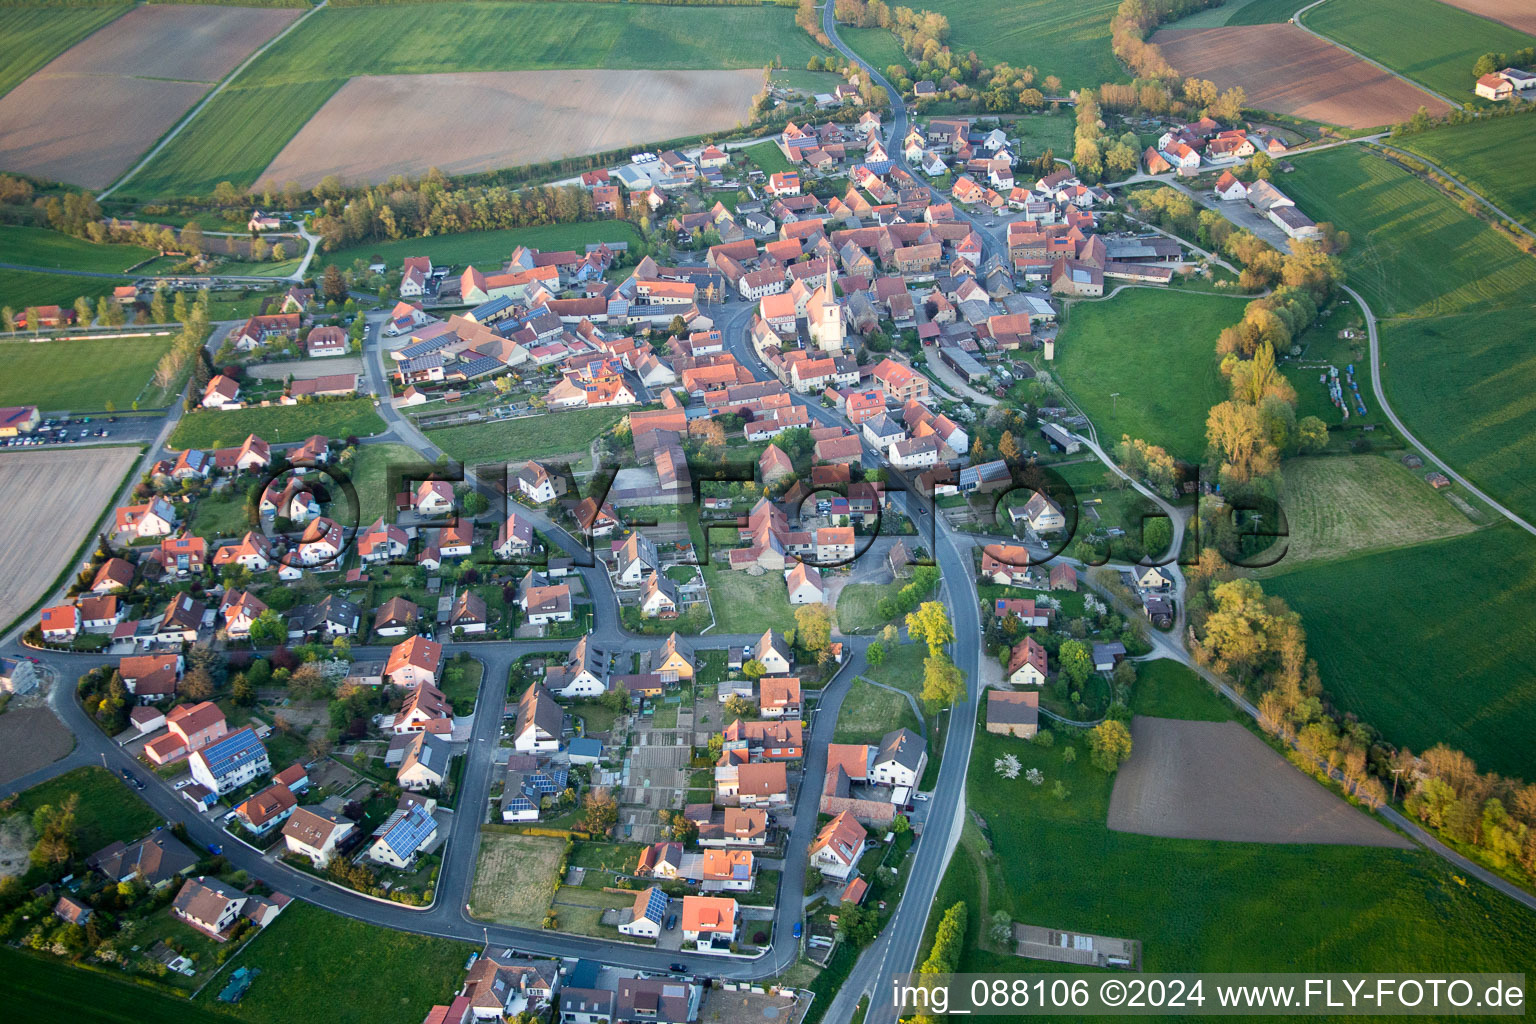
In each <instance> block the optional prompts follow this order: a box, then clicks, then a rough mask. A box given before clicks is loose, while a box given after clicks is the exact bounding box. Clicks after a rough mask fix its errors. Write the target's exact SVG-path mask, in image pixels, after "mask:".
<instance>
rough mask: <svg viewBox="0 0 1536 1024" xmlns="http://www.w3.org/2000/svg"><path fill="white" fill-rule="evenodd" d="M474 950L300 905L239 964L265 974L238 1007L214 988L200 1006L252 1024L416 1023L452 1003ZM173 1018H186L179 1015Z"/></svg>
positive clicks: (260, 938)
mask: <svg viewBox="0 0 1536 1024" xmlns="http://www.w3.org/2000/svg"><path fill="white" fill-rule="evenodd" d="M476 946H477V944H471V943H468V942H456V941H453V940H451V939H439V938H434V937H432V936H427V935H416V934H413V933H411V932H401V931H395V930H394V929H392V928H380V927H378V926H376V925H371V924H364V923H363V922H361V921H355V920H353V919H351V918H348V917H340V916H338V915H336V914H331V913H327V912H326V911H324V910H321V909H320V908H319V907H314V906H311V905H309V904H307V903H303V902H301V901H297V900H295V901H294V902H293V903H292V904H290V905H289V906H288V909H287V910H285V911H283V914H282V916H281V917H279V918H278V919H277V920H276V921H275V922H273V923H272V924H271V925H269V926H268V927H267V929H266V931H265V932H263V933H262V934H261V935H260V936H258V937H257V938H256V939H255V940H253V941H252V943H251V945H250V946H249V948H247V949H246V951H245V952H244V953H242V954H240V957H239V959H238V960H236V962H235V963H236V966H243V967H253V968H255V969H256V970H258V971H260V972H261V975H260V976H259V977H258V978H257V979H256V981H255V982H254V983H253V984H252V985H251V988H250V990H249V991H248V992H246V994H245V997H244V998H243V999H241V1000H240V1002H238V1003H235V1004H233V1005H231V1004H227V1003H220V1002H217V996H218V994H219V986H218V985H209V986H208V987H207V988H205V989H204V990H203V992H202V995H201V996H200V997H199V998H198V1004H199V1005H200V1006H201V1007H203V1008H205V1009H208V1010H217V1012H218V1013H220V1014H226V1015H228V1016H231V1017H235V1018H237V1019H239V1020H243V1021H249V1022H251V1024H305V1022H309V1021H313V1020H314V1019H315V1012H314V1008H315V1007H317V1006H324V1007H325V1008H326V1009H325V1018H326V1020H327V1021H329V1022H332V1024H414V1022H416V1021H419V1020H420V1019H421V1016H422V1014H423V1013H424V1012H425V1011H424V1010H423V1009H422V1007H428V1008H430V1007H431V1006H432V1004H434V1003H444V1002H447V1001H449V1000H450V999H451V998H452V997H453V994H454V990H455V989H457V988H458V986H459V984H460V981H461V979H462V977H463V973H464V961H465V960H466V959H467V958H468V956H469V954H470V953H471V952H474V951H475V949H476ZM175 1019H178V1020H179V1019H182V1015H181V1014H180V1013H178V1014H177V1015H176V1017H175Z"/></svg>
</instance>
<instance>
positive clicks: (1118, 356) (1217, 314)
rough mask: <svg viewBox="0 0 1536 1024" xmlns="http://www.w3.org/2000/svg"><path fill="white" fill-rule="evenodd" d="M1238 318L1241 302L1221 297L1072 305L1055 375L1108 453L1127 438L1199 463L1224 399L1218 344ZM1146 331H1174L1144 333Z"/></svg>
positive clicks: (1134, 297) (1140, 291)
mask: <svg viewBox="0 0 1536 1024" xmlns="http://www.w3.org/2000/svg"><path fill="white" fill-rule="evenodd" d="M1242 315H1243V302H1242V301H1238V300H1234V299H1232V298H1229V297H1227V296H1222V295H1197V294H1194V293H1191V292H1168V291H1159V290H1154V289H1150V288H1127V289H1126V290H1125V291H1123V292H1121V293H1120V294H1119V295H1116V296H1115V297H1114V298H1112V299H1104V300H1102V301H1090V302H1076V303H1073V305H1072V310H1071V314H1070V316H1069V317H1068V318H1067V323H1066V326H1064V327H1063V328H1062V331H1061V335H1060V338H1059V340H1058V351H1057V355H1056V363H1057V367H1056V370H1057V374H1058V376H1059V378H1060V380H1061V384H1062V387H1064V388H1066V390H1067V393H1068V394H1069V395H1071V396H1072V398H1073V400H1075V401H1076V402H1077V404H1078V405H1080V406H1082V409H1083V412H1085V413H1086V414H1087V415H1088V417H1089V419H1091V420H1093V424H1094V426H1095V427H1097V428H1098V432H1099V441H1100V443H1101V444H1102V445H1104V446H1105V447H1106V448H1113V447H1114V446H1115V445H1116V444H1118V443H1119V441H1120V437H1121V435H1122V434H1129V435H1130V436H1132V437H1139V438H1141V439H1143V440H1145V441H1147V442H1148V443H1150V444H1157V445H1162V446H1163V447H1164V448H1166V449H1168V451H1169V453H1170V454H1172V455H1173V456H1174V457H1175V458H1179V459H1187V460H1190V461H1199V460H1200V459H1201V458H1202V457H1204V455H1205V417H1206V413H1207V412H1208V411H1209V410H1210V408H1211V406H1213V405H1215V404H1216V403H1218V402H1220V401H1222V400H1223V399H1224V398H1226V397H1227V386H1226V382H1225V381H1224V380H1222V377H1221V373H1220V372H1219V371H1218V369H1217V360H1216V336H1217V335H1218V334H1220V333H1221V331H1222V328H1224V327H1230V326H1231V325H1232V324H1234V323H1236V322H1237V320H1238V319H1239V318H1240V317H1241V316H1242ZM1147 324H1177V325H1178V329H1177V330H1169V331H1166V332H1165V331H1155V330H1154V331H1146V330H1145V329H1144V328H1145V326H1146V325H1147ZM1132 341H1134V343H1135V347H1132V345H1130V344H1128V342H1132ZM1116 392H1118V393H1119V395H1120V397H1119V398H1118V399H1115V398H1111V397H1110V396H1111V395H1112V394H1114V393H1116ZM1121 406H1124V407H1125V411H1124V412H1121V411H1119V408H1120V407H1121Z"/></svg>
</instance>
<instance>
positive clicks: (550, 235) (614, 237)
mask: <svg viewBox="0 0 1536 1024" xmlns="http://www.w3.org/2000/svg"><path fill="white" fill-rule="evenodd" d="M639 239H640V233H639V232H638V231H636V230H635V227H634V225H633V224H631V223H629V221H625V220H613V221H583V222H581V223H578V224H540V225H538V226H537V227H530V228H507V229H505V230H503V231H469V232H466V233H464V234H454V235H433V236H432V237H430V238H403V239H401V240H400V241H398V242H373V243H369V244H364V245H354V246H352V247H351V248H348V249H338V250H336V251H335V252H332V253H322V254H321V255H318V256H316V257H315V262H316V264H317V265H318V266H319V267H320V268H321V269H322V270H323V269H324V267H325V265H326V264H328V263H334V264H336V265H337V266H338V267H343V268H345V267H350V266H351V265H352V264H353V263H354V262H356V261H357V260H366V261H367V262H369V263H372V262H373V261H374V260H383V261H384V263H386V264H387V265H388V266H389V268H390V269H391V270H394V271H398V270H399V269H400V267H401V264H402V263H403V262H404V260H405V258H406V257H407V256H427V257H430V258H431V260H432V263H433V265H434V266H437V265H444V266H460V267H461V266H464V265H465V264H471V263H472V264H474V265H476V266H479V267H486V266H492V265H494V266H497V267H499V266H501V265H502V264H504V263H506V262H507V260H509V259H511V257H512V250H513V249H516V248H517V247H518V246H519V245H526V246H528V247H530V248H533V249H543V250H546V251H551V252H555V251H559V250H561V249H582V248H585V247H586V246H588V245H595V244H597V243H598V242H627V243H629V244H630V245H631V246H634V245H636V244H637V243H638V242H639Z"/></svg>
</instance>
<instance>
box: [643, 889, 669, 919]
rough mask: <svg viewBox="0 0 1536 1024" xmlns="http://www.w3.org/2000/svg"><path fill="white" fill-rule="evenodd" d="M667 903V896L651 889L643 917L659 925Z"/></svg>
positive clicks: (665, 911) (664, 914) (658, 890)
mask: <svg viewBox="0 0 1536 1024" xmlns="http://www.w3.org/2000/svg"><path fill="white" fill-rule="evenodd" d="M667 902H668V901H667V894H666V893H664V892H662V891H661V890H660V889H657V888H655V887H652V889H651V898H650V899H649V900H648V901H647V902H646V904H645V916H646V917H648V918H650V919H651V920H652V921H655V922H656V923H657V924H660V923H661V919H662V918H663V917H665V916H666V913H667Z"/></svg>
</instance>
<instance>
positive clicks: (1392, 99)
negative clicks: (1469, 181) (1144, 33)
mask: <svg viewBox="0 0 1536 1024" xmlns="http://www.w3.org/2000/svg"><path fill="white" fill-rule="evenodd" d="M1333 2H1337V0H1333ZM1152 42H1154V43H1156V44H1157V45H1158V46H1160V47H1161V48H1162V50H1163V56H1165V57H1166V58H1167V59H1168V63H1170V64H1172V65H1173V66H1174V67H1175V68H1177V69H1178V71H1179V74H1181V75H1184V76H1185V77H1191V76H1192V77H1195V78H1206V79H1209V80H1211V81H1212V82H1215V83H1216V85H1217V87H1219V88H1222V89H1229V88H1232V87H1233V86H1239V85H1240V86H1242V87H1243V89H1244V90H1245V91H1246V92H1247V96H1248V100H1247V106H1249V107H1253V108H1255V109H1259V110H1273V111H1276V112H1278V113H1281V114H1291V115H1293V116H1295V117H1303V118H1307V119H1309V120H1313V121H1325V122H1327V123H1329V124H1337V125H1343V126H1344V127H1346V128H1373V127H1376V126H1377V125H1384V124H1396V123H1397V122H1399V121H1406V120H1408V118H1410V117H1412V116H1413V113H1414V111H1416V110H1418V109H1419V107H1420V106H1424V107H1427V108H1428V109H1429V112H1430V114H1432V115H1436V114H1443V113H1445V112H1446V111H1448V110H1449V109H1450V108H1449V107H1448V106H1446V105H1445V104H1444V103H1443V102H1441V101H1440V100H1437V99H1435V98H1434V97H1433V96H1430V95H1429V94H1428V93H1426V92H1423V91H1421V90H1419V89H1416V88H1414V87H1413V86H1412V85H1409V84H1408V83H1406V82H1403V81H1401V80H1399V79H1397V78H1394V77H1393V76H1392V75H1389V74H1387V73H1386V72H1384V71H1381V70H1379V69H1377V68H1374V67H1372V66H1371V65H1370V64H1368V63H1366V62H1365V61H1363V60H1361V59H1360V58H1358V57H1356V56H1354V55H1353V54H1351V53H1348V52H1346V51H1345V50H1343V49H1341V48H1340V47H1337V46H1333V45H1331V44H1330V43H1328V42H1327V41H1326V40H1322V39H1318V38H1317V37H1316V36H1313V35H1310V34H1308V33H1307V32H1305V31H1303V30H1302V29H1300V28H1297V27H1296V26H1295V25H1236V26H1224V27H1221V28H1195V29H1186V28H1171V29H1162V30H1160V31H1158V32H1157V33H1156V34H1155V35H1153V37H1152ZM1470 66H1471V64H1470V62H1469V64H1468V67H1470Z"/></svg>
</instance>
